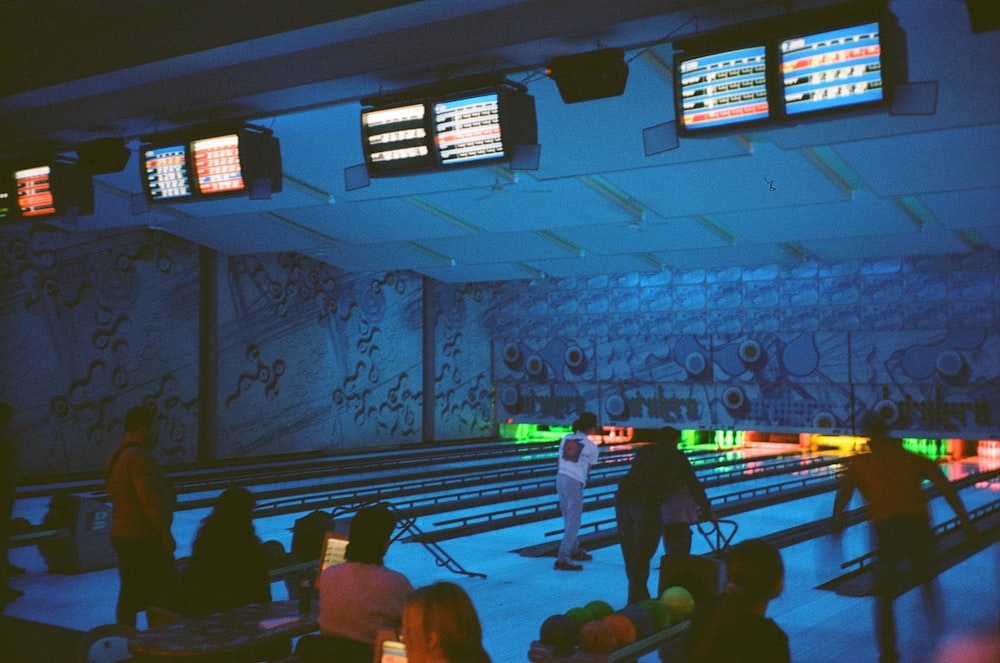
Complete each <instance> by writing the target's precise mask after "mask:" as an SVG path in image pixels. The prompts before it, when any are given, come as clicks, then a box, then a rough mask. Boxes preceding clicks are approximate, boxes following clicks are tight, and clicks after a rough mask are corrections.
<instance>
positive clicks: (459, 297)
mask: <svg viewBox="0 0 1000 663" xmlns="http://www.w3.org/2000/svg"><path fill="white" fill-rule="evenodd" d="M425 283H426V282H425ZM424 296H425V297H433V301H434V311H435V314H434V315H433V316H432V318H433V319H432V322H433V323H434V330H435V332H434V333H435V341H434V342H435V346H436V347H435V357H436V366H437V368H436V370H435V374H434V439H436V440H465V439H474V438H482V437H489V436H492V435H493V434H494V431H495V430H496V424H495V421H494V412H493V390H492V384H491V380H490V374H491V373H490V369H491V367H490V356H491V354H490V337H489V335H488V334H487V333H486V330H485V328H484V327H483V323H482V321H483V319H484V317H485V316H486V314H487V311H488V310H489V309H490V307H491V306H492V303H493V297H492V289H490V288H486V287H483V286H482V285H477V284H469V285H467V286H456V285H454V284H434V285H433V286H432V287H431V288H430V291H429V292H425V293H424Z"/></svg>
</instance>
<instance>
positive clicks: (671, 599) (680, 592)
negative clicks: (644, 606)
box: [660, 585, 694, 624]
mask: <svg viewBox="0 0 1000 663" xmlns="http://www.w3.org/2000/svg"><path fill="white" fill-rule="evenodd" d="M660 601H662V602H663V604H664V605H665V606H667V610H668V611H669V612H670V623H671V624H679V623H680V622H682V621H684V620H685V619H690V618H691V613H693V612H694V597H693V596H691V592H689V591H688V590H687V588H686V587H681V586H679V585H675V586H673V587H667V588H666V589H665V590H663V594H661V595H660Z"/></svg>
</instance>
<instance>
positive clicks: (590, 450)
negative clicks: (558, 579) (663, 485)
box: [554, 412, 600, 571]
mask: <svg viewBox="0 0 1000 663" xmlns="http://www.w3.org/2000/svg"><path fill="white" fill-rule="evenodd" d="M595 432H597V416H596V415H595V414H594V413H593V412H584V413H583V414H581V415H580V418H579V419H577V420H576V421H574V422H573V432H572V433H569V434H567V435H564V436H563V438H562V439H561V440H560V441H559V461H558V467H557V470H556V492H557V493H558V495H559V511H560V512H562V516H563V537H562V541H561V542H560V543H559V552H558V553H557V555H556V562H555V565H554V568H555V570H556V571H581V570H583V566H581V565H580V564H574V561H576V562H581V561H582V562H585V561H587V560H589V559H591V555H590V553H588V552H587V551H586V550H584V549H583V548H581V547H580V543H579V541H578V540H577V534H578V533H579V531H580V521H581V519H582V518H583V488H584V486H586V485H587V475H588V474H589V473H590V468H591V466H593V465H595V464H596V463H597V458H598V456H599V455H600V450H599V449H598V448H597V445H596V444H594V442H593V441H592V440H591V439H590V438H589V437H588V435H590V434H592V433H595ZM571 560H573V561H571Z"/></svg>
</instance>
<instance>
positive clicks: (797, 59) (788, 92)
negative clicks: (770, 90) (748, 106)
mask: <svg viewBox="0 0 1000 663" xmlns="http://www.w3.org/2000/svg"><path fill="white" fill-rule="evenodd" d="M883 49H884V44H883V40H882V31H881V27H880V23H879V22H878V21H870V22H864V23H860V24H857V25H850V26H847V27H843V28H836V29H831V30H823V31H820V32H812V33H808V34H802V35H796V36H791V37H786V38H784V39H782V40H781V45H780V52H781V81H782V89H781V98H782V100H783V104H784V113H785V115H786V116H788V117H794V116H802V115H808V114H813V113H821V112H824V111H829V110H832V109H841V108H845V107H860V106H870V105H877V104H881V103H883V102H884V101H885V99H886V80H885V71H886V67H885V66H884V62H883Z"/></svg>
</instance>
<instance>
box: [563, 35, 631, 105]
mask: <svg viewBox="0 0 1000 663" xmlns="http://www.w3.org/2000/svg"><path fill="white" fill-rule="evenodd" d="M548 74H549V76H550V77H551V78H552V79H553V80H554V81H555V82H556V85H557V86H558V87H559V95H560V96H561V97H562V100H563V101H564V102H565V103H567V104H575V103H577V102H578V101H590V100H591V99H604V98H605V97H617V96H619V95H621V94H622V93H623V92H625V81H626V80H628V64H627V63H626V62H625V51H623V50H622V49H620V48H603V49H601V50H598V51H591V52H589V53H579V54H577V55H564V56H561V57H557V58H554V59H553V60H552V61H551V62H550V63H549V70H548Z"/></svg>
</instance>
